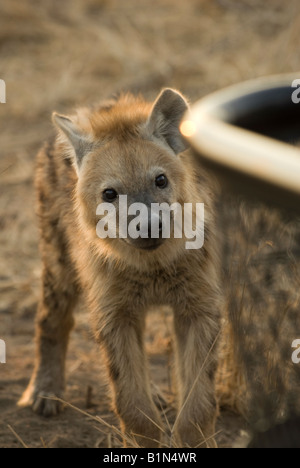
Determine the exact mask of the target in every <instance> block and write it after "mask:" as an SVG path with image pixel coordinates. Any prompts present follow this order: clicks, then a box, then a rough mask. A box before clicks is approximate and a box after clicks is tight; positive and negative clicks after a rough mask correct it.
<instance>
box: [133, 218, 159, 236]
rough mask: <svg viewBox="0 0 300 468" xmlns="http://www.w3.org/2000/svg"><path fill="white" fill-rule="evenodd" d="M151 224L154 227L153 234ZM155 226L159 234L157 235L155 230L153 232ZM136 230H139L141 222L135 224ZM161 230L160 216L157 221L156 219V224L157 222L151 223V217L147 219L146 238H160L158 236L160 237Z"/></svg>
mask: <svg viewBox="0 0 300 468" xmlns="http://www.w3.org/2000/svg"><path fill="white" fill-rule="evenodd" d="M152 226H153V228H154V229H153V231H154V232H153V234H154V235H153V236H152ZM156 228H158V229H157V233H158V234H159V235H158V236H157V235H156V232H155V231H156ZM136 230H137V231H138V232H141V223H139V224H138V225H137V227H136ZM162 230H163V224H162V220H161V218H160V219H159V221H158V225H157V223H152V221H151V219H149V221H148V239H152V237H153V238H154V239H156V238H160V237H161V234H162Z"/></svg>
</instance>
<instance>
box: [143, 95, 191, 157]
mask: <svg viewBox="0 0 300 468" xmlns="http://www.w3.org/2000/svg"><path fill="white" fill-rule="evenodd" d="M188 107H189V106H188V103H187V101H186V100H185V99H184V97H183V96H182V95H181V94H180V93H179V92H178V91H174V90H173V89H165V90H163V91H162V92H161V94H160V95H159V96H158V98H157V100H156V101H155V103H154V105H153V108H152V111H151V115H150V117H149V120H148V122H147V130H148V132H150V134H151V135H153V136H154V137H155V138H158V139H160V140H162V141H164V142H166V143H167V144H168V145H169V146H170V148H172V150H173V151H174V153H175V154H179V153H181V152H182V151H184V150H186V149H187V148H188V144H187V143H186V142H185V140H184V139H183V138H182V136H181V133H180V130H179V125H180V122H181V120H182V118H183V116H184V114H185V112H186V111H187V110H188Z"/></svg>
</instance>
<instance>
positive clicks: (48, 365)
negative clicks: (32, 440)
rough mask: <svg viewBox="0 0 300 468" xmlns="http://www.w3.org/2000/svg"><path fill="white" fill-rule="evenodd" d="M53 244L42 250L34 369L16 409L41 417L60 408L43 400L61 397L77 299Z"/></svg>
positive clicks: (60, 255) (68, 274) (66, 265)
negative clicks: (28, 409) (28, 408)
mask: <svg viewBox="0 0 300 468" xmlns="http://www.w3.org/2000/svg"><path fill="white" fill-rule="evenodd" d="M53 241H54V239H52V245H47V246H44V249H43V251H44V272H43V289H42V297H41V299H40V303H39V306H38V313H37V318H36V361H35V368H34V372H33V375H32V378H31V380H30V383H29V385H28V387H27V389H26V390H25V392H24V394H23V396H22V398H21V399H20V401H19V406H29V405H32V408H33V410H34V411H35V412H37V413H39V414H42V415H44V416H52V415H55V414H57V413H58V412H59V411H60V409H61V405H60V403H59V402H58V401H55V400H51V399H47V397H54V396H56V397H62V396H63V391H64V386H65V377H64V374H65V357H66V351H67V345H68V339H69V332H70V330H71V328H72V326H73V317H72V311H73V307H74V305H75V302H76V299H77V291H76V287H75V286H74V285H73V280H74V275H73V274H72V272H71V270H70V268H69V266H68V264H67V261H66V255H67V253H66V252H65V251H64V252H59V251H58V250H57V248H56V247H57V246H54V245H53ZM58 257H60V260H59V258H58ZM62 258H64V259H65V262H64V263H62ZM71 278H72V280H71Z"/></svg>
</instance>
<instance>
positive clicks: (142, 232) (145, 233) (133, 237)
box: [124, 205, 166, 250]
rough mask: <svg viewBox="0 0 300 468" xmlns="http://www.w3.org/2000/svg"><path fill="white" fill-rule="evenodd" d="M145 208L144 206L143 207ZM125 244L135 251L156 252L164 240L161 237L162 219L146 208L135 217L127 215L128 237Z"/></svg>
mask: <svg viewBox="0 0 300 468" xmlns="http://www.w3.org/2000/svg"><path fill="white" fill-rule="evenodd" d="M144 206H145V205H144ZM124 240H125V242H127V243H128V244H130V245H132V246H133V247H135V248H137V249H142V250H156V249H158V248H159V247H160V246H161V245H162V244H163V242H164V241H165V240H166V239H165V238H164V237H163V218H162V215H161V213H156V212H155V210H152V209H151V205H150V206H147V210H145V209H144V210H143V212H140V215H139V216H138V217H137V216H135V215H128V237H127V238H126V239H124Z"/></svg>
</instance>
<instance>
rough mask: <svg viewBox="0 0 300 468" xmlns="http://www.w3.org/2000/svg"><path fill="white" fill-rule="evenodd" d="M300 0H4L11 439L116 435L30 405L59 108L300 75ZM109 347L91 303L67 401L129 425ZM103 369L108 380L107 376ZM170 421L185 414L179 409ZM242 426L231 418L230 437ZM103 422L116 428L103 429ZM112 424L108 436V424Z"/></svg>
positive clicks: (1, 276)
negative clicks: (40, 195)
mask: <svg viewBox="0 0 300 468" xmlns="http://www.w3.org/2000/svg"><path fill="white" fill-rule="evenodd" d="M299 27H300V5H299V2H298V0H289V1H288V2H282V1H281V0H265V1H263V0H239V1H237V0H187V1H182V0H151V1H148V0H142V1H141V0H125V1H123V0H85V1H83V0H72V1H71V0H65V1H64V2H62V1H58V0H24V1H22V2H20V1H18V0H2V1H1V4H0V79H4V80H5V81H6V84H7V103H6V104H0V122H1V128H0V265H1V268H0V338H2V339H4V340H5V341H6V344H7V364H6V365H1V364H0V415H1V416H0V447H21V446H22V443H21V442H20V440H19V439H18V437H17V435H16V434H18V436H19V437H20V438H21V439H22V441H23V443H25V444H26V445H28V446H29V447H43V446H46V447H71V446H75V447H96V446H100V447H109V446H114V445H118V444H120V442H119V441H118V437H117V438H115V437H114V435H113V430H111V429H107V430H105V428H104V426H103V424H100V423H99V422H97V421H93V420H91V419H89V418H88V417H87V415H83V414H81V413H78V412H77V411H76V410H74V409H71V408H67V409H66V411H65V413H64V414H63V415H61V416H58V417H56V418H54V419H51V420H45V419H43V418H40V417H39V416H36V415H33V414H32V413H31V411H30V410H29V409H17V408H16V402H17V400H18V398H19V397H20V395H21V393H22V391H23V389H24V388H25V386H26V384H27V381H28V379H29V377H30V373H31V371H32V367H33V358H34V341H33V333H34V325H33V321H34V315H35V309H36V303H37V300H38V296H39V285H40V274H41V263H40V260H39V255H38V236H37V228H36V220H35V215H34V192H33V184H32V182H33V172H34V159H35V154H36V151H37V149H38V147H39V146H40V145H41V143H42V142H43V141H44V139H46V138H47V137H48V135H49V134H50V133H51V131H52V129H51V123H50V116H51V112H52V111H53V110H56V111H60V112H64V113H67V112H68V110H69V109H70V108H72V107H74V106H77V105H81V104H89V103H93V102H94V101H95V100H96V101H98V100H100V99H102V98H103V97H106V96H108V95H109V94H110V93H112V92H115V91H117V90H120V89H130V90H133V91H140V92H143V93H145V94H146V96H148V97H149V98H154V97H155V95H156V94H157V93H158V91H159V90H160V89H161V87H163V86H173V87H177V88H179V89H180V90H181V91H182V92H184V93H186V95H187V96H188V97H189V98H190V100H191V101H193V100H196V99H198V98H200V97H201V96H204V95H206V94H207V93H209V92H211V91H213V90H215V89H219V88H222V87H225V86H226V85H229V84H232V83H236V82H239V81H242V80H246V79H249V78H253V77H257V76H262V75H266V74H271V73H279V72H285V71H289V72H290V71H297V70H298V69H299V70H300V55H299V51H298V41H297V39H298V32H299ZM164 317H165V316H164V314H162V313H161V312H158V311H154V313H153V314H152V315H151V317H150V319H149V327H148V328H149V332H148V349H149V354H150V361H151V369H152V373H153V376H154V377H155V382H156V384H157V385H158V386H159V387H160V389H161V391H162V392H163V393H164V395H165V397H167V398H170V401H172V385H171V383H170V334H169V330H168V326H167V325H166V324H167V323H168V319H167V318H166V319H165V318H164ZM103 374H104V373H103V370H102V368H101V356H100V354H99V351H98V350H97V348H96V346H95V345H94V343H93V340H92V337H91V333H90V329H89V320H88V316H87V314H86V313H85V311H84V307H82V308H81V310H80V311H78V314H77V323H76V328H75V330H74V332H73V334H72V340H71V344H70V350H69V354H68V363H67V379H68V387H67V393H66V399H67V401H69V402H70V403H71V404H72V405H75V406H76V407H78V408H80V409H82V410H84V411H88V412H89V413H90V414H91V415H94V416H95V415H99V416H101V417H102V418H104V419H105V420H106V421H108V422H109V423H110V424H117V421H116V420H115V418H114V416H113V414H112V412H111V410H110V401H109V392H108V391H107V388H106V386H105V375H103ZM101 375H103V378H101ZM165 413H166V417H167V418H169V419H170V421H172V418H173V417H174V414H173V413H174V411H173V410H172V405H171V404H169V405H168V406H167V408H166V409H165ZM241 427H243V422H242V421H241V420H240V419H239V417H237V416H233V415H231V414H230V413H225V414H224V415H223V416H222V420H221V423H220V424H219V429H220V430H221V431H223V432H222V433H221V434H220V435H219V441H220V443H221V444H223V445H225V446H228V445H231V444H232V443H233V440H234V439H235V438H236V436H237V435H238V433H239V430H240V428H241ZM103 430H104V433H103ZM101 431H102V432H101Z"/></svg>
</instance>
